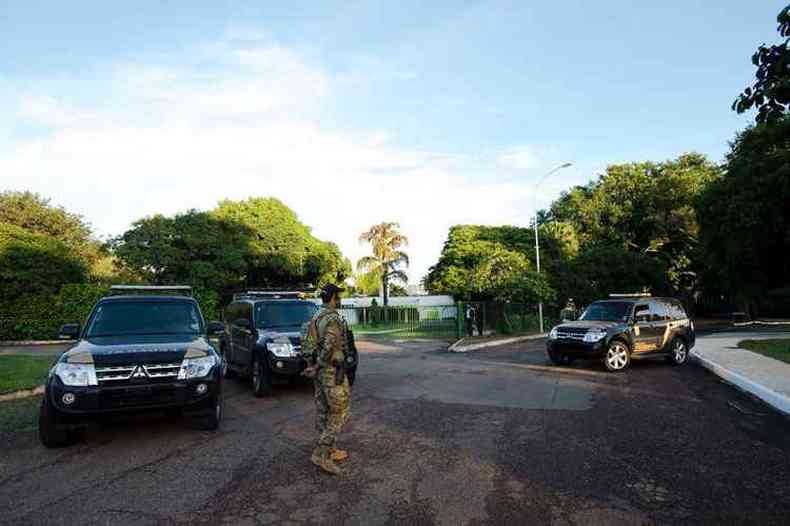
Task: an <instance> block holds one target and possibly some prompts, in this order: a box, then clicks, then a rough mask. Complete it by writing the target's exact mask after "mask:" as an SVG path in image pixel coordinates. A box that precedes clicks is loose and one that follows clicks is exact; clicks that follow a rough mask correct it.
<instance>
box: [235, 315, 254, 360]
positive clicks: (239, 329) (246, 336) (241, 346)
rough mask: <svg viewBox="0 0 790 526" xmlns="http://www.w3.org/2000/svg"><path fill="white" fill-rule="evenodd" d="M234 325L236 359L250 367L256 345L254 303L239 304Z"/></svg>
mask: <svg viewBox="0 0 790 526" xmlns="http://www.w3.org/2000/svg"><path fill="white" fill-rule="evenodd" d="M237 316H238V318H237V319H236V321H235V323H234V324H233V325H234V335H233V343H234V344H235V346H234V348H233V353H234V359H235V360H236V364H237V365H238V366H239V367H242V368H244V369H249V368H250V367H251V366H252V351H253V349H254V347H255V338H254V333H255V325H253V322H252V304H251V303H248V302H243V303H240V304H239V311H238V314H237Z"/></svg>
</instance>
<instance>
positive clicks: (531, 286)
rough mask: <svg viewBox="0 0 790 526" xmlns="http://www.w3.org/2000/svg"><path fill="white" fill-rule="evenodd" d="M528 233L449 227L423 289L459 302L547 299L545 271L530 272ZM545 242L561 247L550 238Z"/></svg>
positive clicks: (553, 248)
mask: <svg viewBox="0 0 790 526" xmlns="http://www.w3.org/2000/svg"><path fill="white" fill-rule="evenodd" d="M542 230H543V229H542ZM541 235H543V232H542V233H541ZM533 236H534V234H533V232H532V230H531V229H526V228H519V227H514V226H501V227H489V226H477V225H455V226H453V227H451V228H450V231H449V233H448V236H447V241H445V244H444V247H443V248H442V253H441V255H440V256H439V261H438V262H437V263H436V265H434V266H433V267H431V268H430V270H429V271H428V275H427V276H426V278H425V280H424V285H425V288H426V289H428V290H429V291H431V292H432V293H434V294H450V295H452V296H454V297H456V298H458V299H464V300H480V301H482V300H502V301H517V302H538V301H543V302H552V301H554V300H555V297H556V293H555V292H554V290H553V288H552V287H551V286H550V285H549V283H548V280H547V275H546V274H545V273H542V274H540V275H538V274H537V273H536V272H534V271H533V270H532V261H531V259H530V258H531V257H532V254H533V250H534V249H533V244H534V237H533ZM549 246H550V247H551V249H550V251H556V252H559V251H560V250H561V249H560V248H559V245H558V244H555V243H553V240H552V241H550V242H549Z"/></svg>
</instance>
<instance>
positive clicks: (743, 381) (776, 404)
mask: <svg viewBox="0 0 790 526" xmlns="http://www.w3.org/2000/svg"><path fill="white" fill-rule="evenodd" d="M691 356H692V357H693V358H694V359H695V360H696V361H697V362H699V364H700V365H702V366H703V367H704V368H705V369H708V370H709V371H711V372H712V373H713V374H715V375H716V376H718V377H719V378H721V379H722V380H724V381H725V382H727V383H729V384H732V385H734V386H735V387H737V388H738V389H740V390H741V391H745V392H747V393H750V394H752V395H754V396H756V397H757V398H759V399H760V400H762V401H763V402H765V403H766V404H768V405H770V406H771V407H773V408H775V409H776V410H778V411H780V412H781V413H784V414H785V415H786V416H790V397H788V396H786V395H783V394H782V393H777V392H776V391H774V390H773V389H770V388H768V387H765V386H764V385H762V384H758V383H757V382H755V381H753V380H749V379H748V378H746V377H745V376H743V375H742V374H738V373H736V372H734V371H731V370H729V369H727V368H726V367H723V366H721V365H719V364H717V363H716V362H714V361H712V360H709V359H707V358H704V357H702V356H700V355H699V354H697V353H696V352H694V351H692V352H691Z"/></svg>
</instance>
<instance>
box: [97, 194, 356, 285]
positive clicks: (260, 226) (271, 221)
mask: <svg viewBox="0 0 790 526" xmlns="http://www.w3.org/2000/svg"><path fill="white" fill-rule="evenodd" d="M112 245H113V248H114V253H115V255H116V256H117V258H118V260H119V262H120V263H121V265H122V267H124V268H128V269H130V270H131V271H133V272H135V273H137V274H139V275H141V276H142V278H143V279H144V280H145V281H148V282H151V283H161V284H169V283H188V284H191V285H193V286H196V287H201V288H204V289H211V290H214V291H220V292H223V291H225V292H226V291H229V290H230V289H234V288H238V287H242V286H289V285H303V284H306V283H315V284H318V285H320V284H322V283H323V282H325V281H342V280H343V279H345V277H346V276H348V275H349V274H350V271H351V264H350V263H349V262H348V260H347V259H346V258H344V257H343V255H342V254H341V252H340V249H339V248H338V247H337V245H335V244H334V243H327V242H324V241H321V240H319V239H316V238H315V237H313V236H312V234H311V233H310V229H309V228H308V227H307V226H305V225H304V224H302V223H301V222H299V220H298V219H297V217H296V214H294V213H293V211H291V210H290V209H289V208H288V207H286V206H285V205H284V204H282V203H281V202H280V201H278V200H276V199H258V198H254V199H248V200H246V201H222V202H221V203H220V204H219V206H218V207H217V208H216V209H215V210H212V211H209V212H200V211H196V210H190V211H188V212H185V213H183V214H176V215H175V216H173V217H165V216H162V215H155V216H151V217H147V218H144V219H140V220H138V221H136V222H135V223H134V224H133V225H132V228H130V229H129V230H128V231H127V232H125V233H124V234H123V235H121V236H120V237H118V238H116V239H115V240H113V243H112ZM206 297H208V295H206Z"/></svg>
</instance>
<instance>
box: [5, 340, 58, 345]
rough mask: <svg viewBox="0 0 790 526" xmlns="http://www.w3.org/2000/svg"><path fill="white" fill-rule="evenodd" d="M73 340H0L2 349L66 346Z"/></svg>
mask: <svg viewBox="0 0 790 526" xmlns="http://www.w3.org/2000/svg"><path fill="white" fill-rule="evenodd" d="M70 341H72V342H73V340H0V346H2V347H23V346H28V345H56V344H61V345H63V344H67V343H69V342H70Z"/></svg>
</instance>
